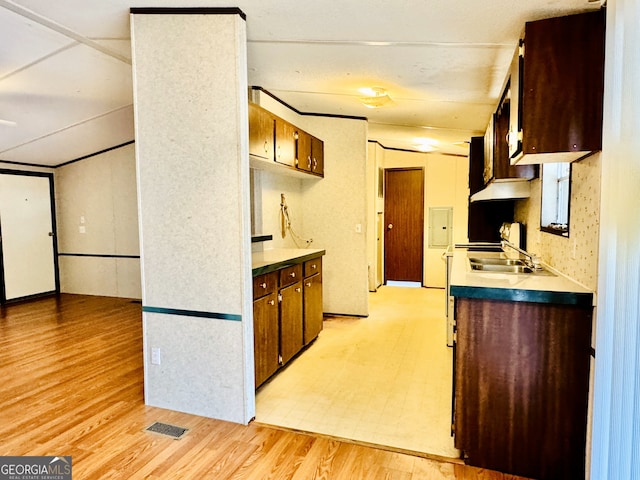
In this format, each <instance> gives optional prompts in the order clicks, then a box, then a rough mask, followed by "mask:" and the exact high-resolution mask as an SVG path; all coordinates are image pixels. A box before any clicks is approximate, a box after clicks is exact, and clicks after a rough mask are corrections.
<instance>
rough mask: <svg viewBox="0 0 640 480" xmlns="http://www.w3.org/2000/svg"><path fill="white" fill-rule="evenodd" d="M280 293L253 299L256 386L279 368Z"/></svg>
mask: <svg viewBox="0 0 640 480" xmlns="http://www.w3.org/2000/svg"><path fill="white" fill-rule="evenodd" d="M278 317H279V315H278V294H277V293H271V294H269V295H267V296H266V297H262V298H259V299H258V300H254V301H253V342H254V352H255V353H254V355H255V377H256V387H257V386H258V385H261V384H262V383H263V382H264V381H265V380H266V379H267V378H269V377H270V376H271V375H273V374H274V373H275V371H276V370H277V369H278V365H279V363H278V355H279V341H280V328H279V324H278Z"/></svg>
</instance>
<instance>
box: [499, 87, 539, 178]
mask: <svg viewBox="0 0 640 480" xmlns="http://www.w3.org/2000/svg"><path fill="white" fill-rule="evenodd" d="M511 91H512V88H511V81H509V82H508V83H507V87H506V89H505V91H504V93H503V97H502V100H501V102H500V104H499V105H498V109H497V110H496V113H495V115H494V124H493V128H494V139H495V140H494V147H493V179H494V180H500V179H506V178H524V179H527V180H531V179H532V178H535V177H536V176H537V175H538V169H537V166H535V165H519V166H515V165H511V160H510V158H509V143H508V133H509V121H510V118H511V108H512V106H513V104H512V101H511Z"/></svg>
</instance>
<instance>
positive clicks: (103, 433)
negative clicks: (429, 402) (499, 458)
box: [0, 294, 517, 480]
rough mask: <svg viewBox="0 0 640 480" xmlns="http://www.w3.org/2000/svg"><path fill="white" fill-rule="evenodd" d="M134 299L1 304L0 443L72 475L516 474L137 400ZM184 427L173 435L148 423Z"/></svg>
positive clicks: (493, 478)
mask: <svg viewBox="0 0 640 480" xmlns="http://www.w3.org/2000/svg"><path fill="white" fill-rule="evenodd" d="M142 361H143V359H142V322H141V307H140V303H139V302H132V301H131V300H129V299H118V298H109V297H90V296H81V295H67V294H63V295H60V296H59V297H51V298H45V299H39V300H34V301H32V302H28V303H21V304H15V305H8V306H2V307H0V375H1V378H2V379H3V381H2V387H0V438H2V441H1V442H0V455H71V456H72V458H73V474H74V478H79V479H80V478H81V479H89V480H93V479H101V480H102V479H108V478H113V479H123V478H126V479H151V480H153V479H156V480H160V479H162V480H165V479H175V478H180V479H186V480H190V479H198V480H200V479H215V480H218V479H234V480H246V479H252V480H253V479H259V480H263V479H270V478H271V479H274V480H276V479H277V480H281V479H291V480H310V479H317V480H333V479H337V480H341V479H348V480H352V479H366V480H368V479H371V478H375V479H376V480H377V479H378V478H381V479H386V478H388V479H399V480H405V479H414V480H415V479H429V480H432V479H433V480H449V479H476V480H480V479H482V480H517V478H516V477H511V476H505V475H502V474H501V473H498V472H489V471H483V470H479V469H475V468H472V467H467V466H465V465H456V464H452V463H446V462H437V461H434V460H428V459H425V458H420V457H416V456H411V455H407V454H404V453H397V452H391V451H385V450H382V449H378V448H373V447H371V446H366V445H359V444H355V443H352V442H348V441H341V440H340V439H335V438H327V437H323V436H321V435H311V434H303V433H300V432H292V431H287V430H286V429H280V428H272V427H267V426H264V425H259V424H256V423H251V424H250V425H248V426H245V425H238V424H234V423H230V422H223V421H218V420H213V419H209V418H204V417H198V416H194V415H188V414H185V413H180V412H173V411H169V410H165V409H161V408H155V407H150V406H146V405H145V404H144V397H143V370H142ZM155 421H160V422H165V423H169V424H173V425H179V426H183V427H185V428H189V429H190V430H189V432H187V434H186V435H185V436H184V437H183V438H181V439H180V440H173V439H171V438H169V437H165V436H162V435H157V434H153V433H149V432H146V431H145V430H144V429H145V428H146V427H147V426H149V425H151V424H152V423H153V422H155Z"/></svg>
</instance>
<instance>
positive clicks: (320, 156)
mask: <svg viewBox="0 0 640 480" xmlns="http://www.w3.org/2000/svg"><path fill="white" fill-rule="evenodd" d="M296 145H297V147H296V159H297V167H298V168H299V169H300V170H304V171H305V172H310V173H313V174H316V175H320V176H324V143H323V142H322V140H320V139H319V138H316V137H314V136H313V135H310V134H309V133H307V132H305V131H304V130H298V135H297V144H296Z"/></svg>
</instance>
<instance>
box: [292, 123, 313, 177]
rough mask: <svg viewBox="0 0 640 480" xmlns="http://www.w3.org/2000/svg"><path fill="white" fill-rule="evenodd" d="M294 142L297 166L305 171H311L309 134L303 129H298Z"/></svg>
mask: <svg viewBox="0 0 640 480" xmlns="http://www.w3.org/2000/svg"><path fill="white" fill-rule="evenodd" d="M297 133H298V134H297V140H298V141H297V143H296V160H297V167H298V168H299V169H300V170H304V171H305V172H310V171H311V135H309V134H308V133H307V132H305V131H304V130H298V132H297Z"/></svg>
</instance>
